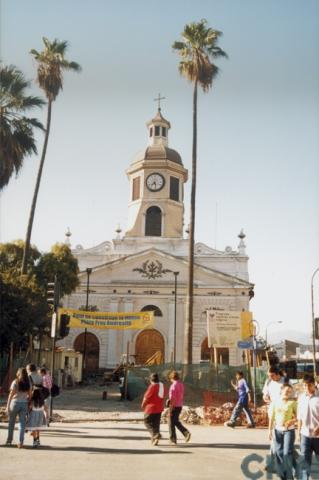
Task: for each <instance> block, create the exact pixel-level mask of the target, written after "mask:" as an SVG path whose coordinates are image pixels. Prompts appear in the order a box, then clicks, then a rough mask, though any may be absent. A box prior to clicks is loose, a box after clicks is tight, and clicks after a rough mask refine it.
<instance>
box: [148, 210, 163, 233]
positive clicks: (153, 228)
mask: <svg viewBox="0 0 319 480" xmlns="http://www.w3.org/2000/svg"><path fill="white" fill-rule="evenodd" d="M161 235H162V212H161V209H160V208H158V207H149V208H148V209H147V211H146V220H145V236H146V237H160V236H161Z"/></svg>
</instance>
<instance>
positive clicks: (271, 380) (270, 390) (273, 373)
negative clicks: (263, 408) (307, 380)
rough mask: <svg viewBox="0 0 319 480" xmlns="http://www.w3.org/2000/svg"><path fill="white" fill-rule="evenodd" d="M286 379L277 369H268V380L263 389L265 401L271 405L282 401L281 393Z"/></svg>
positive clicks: (273, 367) (272, 367)
mask: <svg viewBox="0 0 319 480" xmlns="http://www.w3.org/2000/svg"><path fill="white" fill-rule="evenodd" d="M284 383H285V378H284V377H283V376H281V375H280V372H279V370H278V368H277V367H275V366H271V367H270V368H269V369H268V379H267V380H266V382H265V385H264V388H263V400H264V402H265V403H267V404H268V405H270V404H271V403H272V402H274V401H276V400H279V399H280V392H281V388H282V386H283V384H284Z"/></svg>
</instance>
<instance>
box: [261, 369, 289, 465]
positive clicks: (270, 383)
mask: <svg viewBox="0 0 319 480" xmlns="http://www.w3.org/2000/svg"><path fill="white" fill-rule="evenodd" d="M284 383H285V378H284V377H283V376H282V375H280V372H279V369H278V367H276V366H274V365H272V366H271V367H269V369H268V379H267V380H266V382H265V385H264V388H263V400H264V402H265V403H266V404H267V405H268V407H269V406H270V404H271V403H274V402H276V401H279V400H280V393H281V389H282V386H283V385H284ZM274 463H275V445H274V440H272V441H271V444H270V452H269V456H268V457H267V460H266V467H265V470H266V471H267V472H273V473H275V471H274V467H273V465H274Z"/></svg>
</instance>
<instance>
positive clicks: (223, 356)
mask: <svg viewBox="0 0 319 480" xmlns="http://www.w3.org/2000/svg"><path fill="white" fill-rule="evenodd" d="M215 355H216V359H217V363H218V364H220V365H229V349H228V348H222V347H220V348H216V352H215ZM200 358H201V360H210V359H211V360H212V362H213V361H214V350H213V349H210V348H209V347H208V338H207V337H206V338H204V340H203V341H202V344H201V349H200Z"/></svg>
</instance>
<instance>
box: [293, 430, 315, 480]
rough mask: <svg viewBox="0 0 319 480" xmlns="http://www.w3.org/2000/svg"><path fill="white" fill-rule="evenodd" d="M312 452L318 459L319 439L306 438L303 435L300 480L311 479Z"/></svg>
mask: <svg viewBox="0 0 319 480" xmlns="http://www.w3.org/2000/svg"><path fill="white" fill-rule="evenodd" d="M312 452H314V453H315V455H316V457H317V456H319V438H311V437H306V436H305V435H301V440H300V456H301V458H300V463H299V468H300V471H299V473H300V477H298V478H300V479H301V480H307V479H308V478H310V470H311V463H312Z"/></svg>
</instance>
